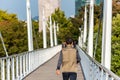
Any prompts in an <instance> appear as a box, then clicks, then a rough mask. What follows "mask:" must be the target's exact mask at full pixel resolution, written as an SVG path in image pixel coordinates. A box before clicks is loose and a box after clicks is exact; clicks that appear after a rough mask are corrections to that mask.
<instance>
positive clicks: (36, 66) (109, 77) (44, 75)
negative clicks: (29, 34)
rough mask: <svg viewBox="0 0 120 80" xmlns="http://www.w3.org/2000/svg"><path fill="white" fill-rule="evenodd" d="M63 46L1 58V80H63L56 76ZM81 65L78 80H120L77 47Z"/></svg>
mask: <svg viewBox="0 0 120 80" xmlns="http://www.w3.org/2000/svg"><path fill="white" fill-rule="evenodd" d="M61 49H62V46H61V45H58V46H55V47H51V48H46V49H39V50H34V51H30V52H24V53H21V54H17V55H12V56H9V57H2V58H0V75H1V77H0V80H62V76H61V75H60V76H57V75H56V74H55V70H56V65H57V60H58V56H59V51H60V50H61ZM77 49H78V52H79V55H80V57H81V63H80V66H78V67H79V70H78V73H77V74H78V79H77V80H120V78H119V77H118V76H117V75H115V74H114V73H113V72H111V71H110V70H108V69H106V68H105V67H104V66H102V65H101V64H100V63H98V62H97V61H95V60H94V59H93V58H91V57H90V56H89V55H88V54H86V53H85V52H84V51H83V50H82V49H81V48H80V47H79V46H77Z"/></svg>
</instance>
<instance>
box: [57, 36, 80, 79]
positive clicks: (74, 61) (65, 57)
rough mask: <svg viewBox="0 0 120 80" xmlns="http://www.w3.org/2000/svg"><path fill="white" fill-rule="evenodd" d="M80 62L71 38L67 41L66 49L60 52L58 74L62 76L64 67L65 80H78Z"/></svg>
mask: <svg viewBox="0 0 120 80" xmlns="http://www.w3.org/2000/svg"><path fill="white" fill-rule="evenodd" d="M79 62H80V56H79V54H78V51H77V50H76V49H75V48H74V47H73V40H72V39H71V38H68V39H66V47H65V48H63V49H62V50H61V51H60V55H59V59H58V64H57V69H56V74H57V75H60V67H61V65H62V76H63V80H69V79H70V80H76V79H77V67H78V63H79Z"/></svg>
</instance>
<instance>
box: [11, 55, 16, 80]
mask: <svg viewBox="0 0 120 80" xmlns="http://www.w3.org/2000/svg"><path fill="white" fill-rule="evenodd" d="M11 60H12V66H11V69H12V80H15V72H14V71H15V70H14V68H15V66H14V57H12V58H11Z"/></svg>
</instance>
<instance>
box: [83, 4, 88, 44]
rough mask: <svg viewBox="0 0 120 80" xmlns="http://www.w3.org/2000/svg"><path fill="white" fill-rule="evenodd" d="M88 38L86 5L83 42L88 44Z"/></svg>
mask: <svg viewBox="0 0 120 80" xmlns="http://www.w3.org/2000/svg"><path fill="white" fill-rule="evenodd" d="M86 37H87V8H86V4H85V12H84V34H83V42H84V43H85V42H86Z"/></svg>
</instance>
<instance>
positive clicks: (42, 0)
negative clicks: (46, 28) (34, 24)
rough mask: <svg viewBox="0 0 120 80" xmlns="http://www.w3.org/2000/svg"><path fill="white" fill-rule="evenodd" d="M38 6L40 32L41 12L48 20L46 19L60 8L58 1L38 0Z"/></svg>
mask: <svg viewBox="0 0 120 80" xmlns="http://www.w3.org/2000/svg"><path fill="white" fill-rule="evenodd" d="M38 6H39V31H40V32H41V31H42V29H43V28H42V16H43V10H44V15H45V19H46V20H48V17H49V16H50V15H51V14H52V13H53V12H54V10H55V9H56V8H59V7H60V0H38Z"/></svg>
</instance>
